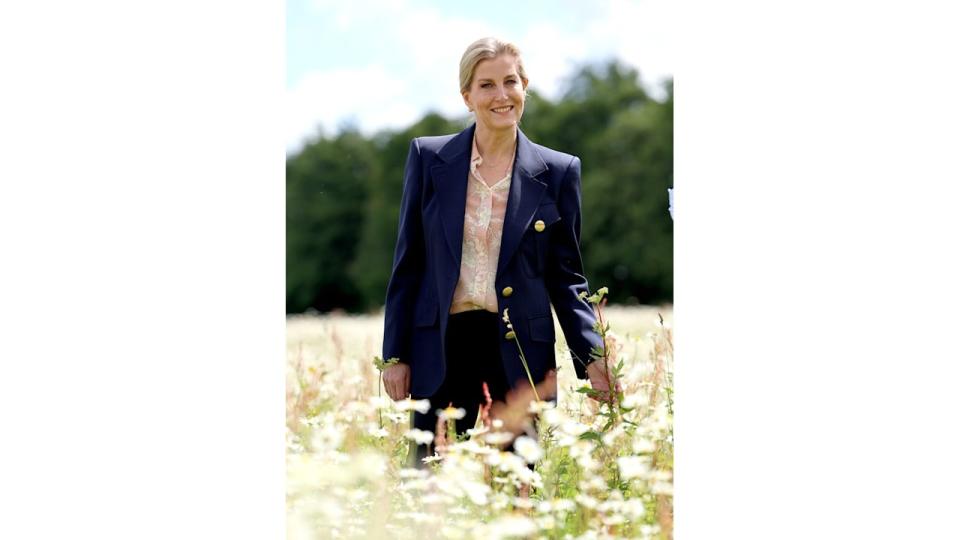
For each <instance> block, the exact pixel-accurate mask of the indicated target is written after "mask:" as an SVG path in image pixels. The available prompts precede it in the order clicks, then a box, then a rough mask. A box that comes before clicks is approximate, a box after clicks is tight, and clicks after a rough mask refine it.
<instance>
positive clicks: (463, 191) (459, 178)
mask: <svg viewBox="0 0 960 540" xmlns="http://www.w3.org/2000/svg"><path fill="white" fill-rule="evenodd" d="M476 128H477V125H476V124H475V123H474V124H471V125H470V127H468V128H467V129H465V130H463V131H461V132H460V133H458V134H457V135H455V136H454V137H453V138H452V139H450V140H449V141H447V143H446V144H444V145H443V146H442V147H441V148H440V150H439V151H438V152H437V157H438V158H439V161H442V163H437V164H435V165H433V167H431V171H432V173H433V182H434V188H435V189H436V191H437V194H438V196H439V198H440V201H441V203H442V206H441V212H440V215H441V219H442V222H443V231H444V234H445V237H446V239H447V245H448V247H449V248H450V254H451V255H452V256H453V259H454V260H455V261H456V267H457V270H458V273H459V268H460V264H461V256H462V252H463V218H464V211H465V210H466V202H467V174H468V173H469V170H470V154H471V150H472V145H473V136H474V133H475V132H476ZM546 170H547V164H546V162H544V160H543V158H542V157H541V156H540V152H538V151H537V149H536V147H535V146H534V144H533V143H532V142H531V141H530V139H528V138H527V136H526V135H524V134H523V131H521V130H520V128H517V155H516V158H515V159H514V164H513V178H512V179H511V181H510V195H509V196H508V198H507V209H506V215H505V216H504V224H503V236H502V238H501V245H500V255H499V257H498V264H497V275H498V276H499V274H500V272H501V270H502V269H503V268H504V267H505V266H506V264H507V262H509V260H510V259H511V258H512V257H513V254H514V252H516V250H517V247H518V246H519V244H520V239H521V237H522V236H523V233H524V231H525V229H526V228H527V227H528V226H529V225H530V221H531V220H532V217H533V214H534V213H535V212H536V210H537V206H538V205H539V204H540V199H541V197H542V196H543V193H544V191H545V190H546V187H547V185H546V184H545V183H544V182H542V181H541V180H539V179H537V178H536V177H537V175H539V174H541V173H543V172H544V171H546Z"/></svg>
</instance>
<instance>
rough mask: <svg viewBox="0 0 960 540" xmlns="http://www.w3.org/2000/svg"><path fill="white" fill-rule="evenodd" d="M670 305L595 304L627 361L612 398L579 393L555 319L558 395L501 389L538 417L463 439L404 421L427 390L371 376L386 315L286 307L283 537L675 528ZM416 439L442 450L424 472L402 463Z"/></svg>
mask: <svg viewBox="0 0 960 540" xmlns="http://www.w3.org/2000/svg"><path fill="white" fill-rule="evenodd" d="M660 315H662V317H663V320H664V324H663V325H662V326H661V324H660V322H659V321H660ZM672 316H673V313H672V309H671V308H670V307H669V306H665V307H660V308H653V307H632V308H625V307H617V306H607V307H605V308H604V309H603V318H604V320H605V321H606V322H608V323H609V324H610V332H609V334H608V338H609V337H612V338H613V340H614V342H615V345H614V346H613V347H612V348H611V351H613V352H612V357H613V356H615V357H616V361H618V362H619V361H622V372H621V381H622V384H623V389H624V392H623V395H622V396H621V397H622V399H620V400H617V401H616V402H615V403H613V404H600V403H598V402H596V401H594V400H592V399H590V398H588V397H587V396H586V395H585V394H584V393H581V392H578V391H577V390H578V389H580V388H582V387H584V386H587V387H589V384H588V383H587V382H586V381H579V380H577V379H576V377H575V375H574V371H573V365H572V363H571V360H570V354H569V352H568V350H567V348H566V344H565V342H564V339H563V334H562V332H561V331H560V329H559V327H558V328H557V363H558V377H557V380H558V391H559V396H558V399H557V406H556V407H553V406H551V405H549V403H546V402H544V403H538V402H536V401H534V402H533V403H529V404H528V400H522V399H518V400H517V401H516V403H514V402H513V401H511V403H514V405H515V406H514V407H513V408H514V411H513V412H514V413H515V412H516V409H518V408H522V409H523V410H524V411H526V410H527V409H529V410H530V411H531V416H532V418H533V420H534V421H535V422H537V424H538V426H539V429H538V430H537V431H531V430H529V429H528V430H527V431H526V432H524V431H522V423H518V422H514V421H512V420H511V419H512V418H515V416H510V415H509V414H505V415H501V416H502V418H504V419H505V420H506V423H502V422H500V421H496V420H494V421H493V422H488V423H487V425H486V426H478V429H477V430H475V431H474V432H473V433H472V434H471V435H469V436H467V437H465V440H460V441H457V440H455V439H453V438H451V437H449V436H446V435H447V434H446V433H443V431H442V430H441V432H439V433H438V434H431V433H424V432H415V431H410V430H409V417H410V415H411V410H412V409H413V408H416V407H419V406H421V404H418V403H417V402H412V401H410V400H407V401H405V402H399V403H394V402H393V401H392V400H390V399H389V398H387V397H386V394H385V393H384V392H383V391H382V389H380V382H379V371H378V370H377V368H376V367H375V366H374V361H373V360H374V357H375V356H378V355H379V354H380V345H381V339H382V316H373V315H369V316H347V315H326V316H295V317H290V318H288V320H287V366H288V368H287V428H288V429H287V514H288V527H287V529H288V537H289V538H291V539H300V538H418V539H420V538H483V539H488V538H558V539H559V538H571V539H572V538H583V539H586V538H671V537H672V515H673V510H672V477H673V476H672V474H673V435H672V433H673V427H672V418H673V410H672V401H673V400H672V394H673V382H672V381H673V377H672V373H673V344H672V331H671V327H672ZM517 404H519V405H517ZM451 413H452V411H451ZM511 432H512V433H516V432H519V433H520V438H519V439H517V440H516V442H515V448H516V450H515V452H513V453H511V452H504V451H502V450H501V447H503V446H504V445H505V443H504V441H506V440H507V439H511V438H512V433H511ZM538 432H539V435H537V433H538ZM529 435H532V437H531V436H529ZM418 443H422V444H426V443H429V444H431V449H432V450H436V451H437V453H438V455H439V456H442V457H438V458H437V459H436V461H434V462H432V463H431V464H430V465H429V468H428V469H427V470H420V471H418V470H415V469H410V468H407V466H406V464H407V461H406V455H407V451H408V449H409V448H410V445H413V444H418ZM528 463H530V464H534V466H535V468H534V470H531V469H530V468H528V467H527V464H528Z"/></svg>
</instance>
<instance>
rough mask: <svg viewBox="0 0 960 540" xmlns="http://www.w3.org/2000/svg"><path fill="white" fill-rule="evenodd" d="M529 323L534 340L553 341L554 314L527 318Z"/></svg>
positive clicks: (531, 336)
mask: <svg viewBox="0 0 960 540" xmlns="http://www.w3.org/2000/svg"><path fill="white" fill-rule="evenodd" d="M527 324H529V325H530V339H532V340H533V341H542V342H545V343H553V341H554V338H555V336H554V330H553V315H543V316H540V317H530V318H529V319H527Z"/></svg>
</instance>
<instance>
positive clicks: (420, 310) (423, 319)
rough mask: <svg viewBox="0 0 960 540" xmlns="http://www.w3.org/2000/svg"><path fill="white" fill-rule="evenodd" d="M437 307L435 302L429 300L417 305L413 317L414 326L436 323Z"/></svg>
mask: <svg viewBox="0 0 960 540" xmlns="http://www.w3.org/2000/svg"><path fill="white" fill-rule="evenodd" d="M437 311H439V309H438V308H437V304H436V302H430V303H427V304H421V305H419V306H417V312H416V313H415V314H414V317H413V325H414V326H434V325H435V324H437Z"/></svg>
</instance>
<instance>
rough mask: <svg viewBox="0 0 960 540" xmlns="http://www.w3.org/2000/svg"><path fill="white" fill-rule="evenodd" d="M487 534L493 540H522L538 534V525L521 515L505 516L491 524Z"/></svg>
mask: <svg viewBox="0 0 960 540" xmlns="http://www.w3.org/2000/svg"><path fill="white" fill-rule="evenodd" d="M487 532H488V535H489V537H491V538H515V537H521V538H522V537H526V536H530V535H532V534H534V533H535V532H537V524H536V523H534V521H533V520H532V519H530V518H528V517H524V516H520V515H515V516H504V517H502V518H499V519H497V520H495V521H493V522H492V523H490V525H489V529H488V531H487Z"/></svg>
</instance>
